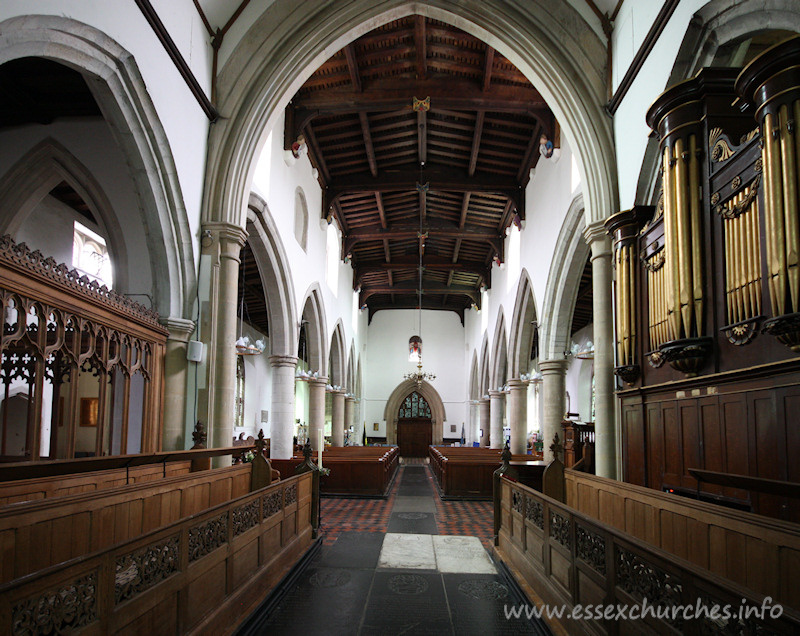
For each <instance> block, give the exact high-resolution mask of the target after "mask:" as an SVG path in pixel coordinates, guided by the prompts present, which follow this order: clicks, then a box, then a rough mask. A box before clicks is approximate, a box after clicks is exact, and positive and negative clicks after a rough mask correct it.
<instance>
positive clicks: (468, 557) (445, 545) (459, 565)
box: [433, 535, 497, 574]
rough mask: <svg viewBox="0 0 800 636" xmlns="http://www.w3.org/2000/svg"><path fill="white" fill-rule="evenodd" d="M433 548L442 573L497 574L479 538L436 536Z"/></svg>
mask: <svg viewBox="0 0 800 636" xmlns="http://www.w3.org/2000/svg"><path fill="white" fill-rule="evenodd" d="M433 548H434V552H435V555H436V565H437V566H438V569H439V571H440V572H443V573H458V574H462V573H464V574H466V573H468V574H497V569H496V568H495V567H494V564H493V563H492V560H491V559H490V558H489V555H488V554H486V550H485V549H484V547H483V544H482V543H481V540H480V539H478V537H462V536H442V535H434V537H433Z"/></svg>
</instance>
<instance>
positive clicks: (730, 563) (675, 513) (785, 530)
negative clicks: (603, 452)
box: [564, 470, 800, 610]
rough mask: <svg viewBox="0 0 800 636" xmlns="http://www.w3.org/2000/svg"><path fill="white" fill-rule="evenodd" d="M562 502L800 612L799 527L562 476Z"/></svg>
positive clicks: (624, 486)
mask: <svg viewBox="0 0 800 636" xmlns="http://www.w3.org/2000/svg"><path fill="white" fill-rule="evenodd" d="M564 477H565V482H566V494H567V500H566V503H567V505H569V506H571V507H572V508H574V509H575V510H576V511H578V512H580V513H582V514H584V515H587V516H589V517H591V518H593V519H595V520H596V521H597V522H598V523H602V524H607V525H608V526H611V527H613V528H616V529H618V530H620V531H622V532H625V533H627V534H630V535H632V536H634V537H636V538H637V539H638V540H640V541H643V542H645V543H647V544H649V545H652V546H655V547H656V548H659V549H660V550H663V551H665V552H667V553H669V554H671V555H674V556H675V557H677V558H678V559H684V560H686V561H688V562H689V563H691V564H693V565H695V566H698V567H701V568H704V569H708V570H710V571H711V572H713V573H714V574H716V575H718V576H721V577H724V578H726V579H728V580H730V581H733V582H735V583H737V584H739V585H742V586H744V587H747V588H749V589H751V590H754V591H756V592H758V593H760V594H764V595H766V596H771V597H772V598H773V599H775V600H776V602H780V603H783V604H784V605H788V606H790V607H793V608H794V609H796V610H800V586H798V585H797V572H798V571H800V526H798V525H797V524H795V523H791V522H788V521H779V520H777V519H772V518H770V517H765V516H762V515H757V514H753V513H750V512H742V511H739V510H733V509H731V508H727V507H725V506H720V505H717V504H713V503H708V502H704V501H698V500H695V499H688V498H686V497H680V496H678V495H675V494H671V493H666V492H660V491H658V490H654V489H652V488H646V487H644V486H637V485H635V484H628V483H625V482H620V481H616V480H612V479H606V478H603V477H598V476H596V475H588V474H586V473H580V472H576V471H574V470H566V471H564Z"/></svg>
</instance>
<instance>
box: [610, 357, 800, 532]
mask: <svg viewBox="0 0 800 636" xmlns="http://www.w3.org/2000/svg"><path fill="white" fill-rule="evenodd" d="M717 379H718V380H719V379H720V378H719V377H718V378H717ZM697 393H702V394H701V395H697ZM709 393H710V394H709ZM637 412H643V413H644V422H643V425H641V426H639V425H638V422H637V419H636V416H635V414H636V413H637ZM798 412H800V371H792V372H787V373H784V374H775V375H772V376H766V375H765V376H763V377H760V378H753V377H750V378H744V377H742V378H736V377H727V378H726V382H719V383H717V384H715V386H713V387H712V388H711V390H703V391H698V390H696V389H695V390H694V391H689V390H686V391H684V390H681V391H675V390H674V387H672V390H667V387H659V388H658V389H656V388H655V387H653V388H652V389H645V390H644V391H636V392H635V393H634V392H631V394H630V395H628V396H626V397H623V400H622V424H623V426H622V435H623V457H624V458H625V480H626V481H627V482H629V483H633V484H638V485H642V486H648V487H650V488H654V489H656V490H663V489H664V488H674V489H679V490H680V491H681V492H683V494H689V495H695V493H697V492H698V490H697V483H696V481H695V480H694V479H693V478H692V477H691V476H690V475H689V473H688V470H689V469H690V468H702V469H705V470H710V471H717V472H722V473H731V474H735V475H750V476H754V477H761V478H766V479H776V480H781V481H794V482H797V481H798V480H800V466H799V465H798V463H797V462H796V461H794V457H795V455H796V454H797V450H798V449H800V428H799V427H798V426H797V425H795V424H794V422H795V420H796V417H795V414H796V413H798ZM643 432H644V435H645V439H644V440H643V439H642V433H643ZM643 445H644V450H642V446H643ZM637 457H642V458H644V460H645V465H644V466H640V465H638V464H637V462H636V458H637ZM645 475H646V480H645ZM699 494H700V496H702V497H710V498H712V499H722V500H725V501H727V502H730V503H731V504H733V505H736V506H739V507H744V508H748V507H750V508H752V510H753V511H755V512H758V513H760V514H765V515H769V516H773V517H777V518H781V519H788V520H795V521H796V520H800V502H797V501H794V500H791V499H788V498H786V497H778V496H771V495H758V493H755V492H753V493H750V492H747V491H744V490H741V489H736V488H730V487H719V486H714V485H711V484H707V483H701V484H700V488H699Z"/></svg>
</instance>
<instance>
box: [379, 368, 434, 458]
mask: <svg viewBox="0 0 800 636" xmlns="http://www.w3.org/2000/svg"><path fill="white" fill-rule="evenodd" d="M412 391H416V392H417V393H419V394H420V395H421V396H422V397H424V398H425V400H426V401H427V402H428V405H429V406H430V407H431V426H432V427H433V435H432V436H431V439H432V440H433V443H434V444H441V443H442V440H443V438H444V422H445V421H446V420H447V414H446V413H445V410H444V402H442V397H441V396H440V395H439V392H438V391H437V390H436V389H435V388H434V387H433V385H432V384H430V383H429V382H423V383H422V384H420V385H419V386H417V383H416V382H414V381H413V380H405V381H403V382H401V383H400V384H398V385H397V386H396V387H395V389H394V391H392V394H391V395H390V396H389V399H388V400H387V401H386V407H385V408H384V410H383V419H384V421H385V422H386V442H387V443H388V444H397V420H398V417H397V413H398V411H399V410H400V405H401V404H402V403H403V400H405V399H406V396H408V395H409V394H410V393H411V392H412Z"/></svg>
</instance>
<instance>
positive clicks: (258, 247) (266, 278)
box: [247, 193, 300, 356]
mask: <svg viewBox="0 0 800 636" xmlns="http://www.w3.org/2000/svg"><path fill="white" fill-rule="evenodd" d="M247 233H248V234H249V236H248V238H247V242H248V243H249V245H250V251H251V252H252V254H253V258H254V259H255V261H256V265H257V266H258V274H259V276H260V278H261V285H262V287H263V288H264V294H265V295H266V305H267V316H268V320H269V353H270V355H273V356H296V355H297V340H298V338H299V337H300V333H299V322H298V320H297V314H296V311H297V310H296V309H295V307H296V303H295V298H294V285H293V284H292V273H291V271H290V269H289V267H288V260H287V258H286V252H285V251H284V249H283V243H282V242H281V239H280V234H279V233H278V228H277V227H276V226H275V222H274V220H273V219H272V214H270V211H269V207H268V206H267V202H266V201H264V199H262V198H261V197H260V196H258V195H257V194H254V193H251V194H250V201H249V203H248V216H247Z"/></svg>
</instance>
